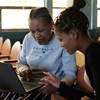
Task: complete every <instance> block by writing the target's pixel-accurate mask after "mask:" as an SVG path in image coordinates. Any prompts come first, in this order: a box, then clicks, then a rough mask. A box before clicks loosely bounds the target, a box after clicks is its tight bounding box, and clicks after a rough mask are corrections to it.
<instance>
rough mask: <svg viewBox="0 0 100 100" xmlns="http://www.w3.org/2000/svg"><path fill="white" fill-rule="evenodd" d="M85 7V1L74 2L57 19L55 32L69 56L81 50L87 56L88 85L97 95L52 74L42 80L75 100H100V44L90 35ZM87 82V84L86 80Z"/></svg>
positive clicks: (47, 73)
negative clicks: (70, 84)
mask: <svg viewBox="0 0 100 100" xmlns="http://www.w3.org/2000/svg"><path fill="white" fill-rule="evenodd" d="M85 5H86V1H85V0H74V2H73V6H72V7H69V8H66V9H65V10H64V11H62V12H61V13H60V14H59V15H58V16H57V17H56V20H55V29H54V30H55V35H56V37H57V38H58V39H59V41H60V46H61V47H63V48H65V50H66V51H67V52H68V53H69V54H73V53H75V51H76V50H79V51H81V52H82V53H83V54H84V55H85V71H86V75H87V78H88V81H89V83H90V84H89V83H88V84H89V85H90V86H91V87H92V88H93V89H94V91H95V93H91V94H88V93H84V92H82V91H79V90H77V89H74V88H72V87H70V86H68V85H66V84H65V83H64V82H62V81H60V80H58V79H57V78H56V76H55V75H53V74H52V73H50V72H44V73H45V74H46V75H48V76H46V77H44V78H42V80H44V81H47V82H49V83H51V84H52V85H53V86H55V87H57V88H58V89H59V91H66V94H68V95H71V96H74V97H76V98H77V99H75V100H80V99H81V97H83V96H85V95H87V96H89V97H91V98H92V99H93V100H100V61H99V59H98V58H100V42H94V41H93V40H92V39H91V38H90V37H89V35H88V26H89V20H88V18H87V16H86V15H85V14H84V13H83V12H82V11H81V9H82V8H83V7H84V6H85ZM85 81H86V82H87V80H86V79H85ZM69 100H71V99H69ZM89 100H91V99H89Z"/></svg>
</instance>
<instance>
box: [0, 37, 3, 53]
mask: <svg viewBox="0 0 100 100" xmlns="http://www.w3.org/2000/svg"><path fill="white" fill-rule="evenodd" d="M2 45H3V37H0V52H1V49H2Z"/></svg>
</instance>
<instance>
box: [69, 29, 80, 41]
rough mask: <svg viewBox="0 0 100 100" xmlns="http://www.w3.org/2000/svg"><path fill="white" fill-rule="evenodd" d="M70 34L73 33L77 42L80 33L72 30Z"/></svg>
mask: <svg viewBox="0 0 100 100" xmlns="http://www.w3.org/2000/svg"><path fill="white" fill-rule="evenodd" d="M70 32H71V35H72V37H73V38H74V39H75V40H77V39H78V37H79V34H78V32H77V31H76V30H71V31H70Z"/></svg>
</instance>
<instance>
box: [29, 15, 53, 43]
mask: <svg viewBox="0 0 100 100" xmlns="http://www.w3.org/2000/svg"><path fill="white" fill-rule="evenodd" d="M52 26H53V25H52V24H47V23H46V21H45V20H44V19H43V18H42V17H40V18H34V19H29V30H30V32H31V34H32V36H33V37H34V39H35V40H36V41H37V42H38V43H39V44H40V45H46V44H48V43H49V42H50V40H51V38H52V34H53V33H52V31H51V30H52Z"/></svg>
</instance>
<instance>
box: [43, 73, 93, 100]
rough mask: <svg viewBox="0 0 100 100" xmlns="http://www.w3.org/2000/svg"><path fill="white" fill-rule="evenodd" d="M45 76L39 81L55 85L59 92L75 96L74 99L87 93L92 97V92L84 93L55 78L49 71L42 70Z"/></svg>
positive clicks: (77, 99) (78, 99)
mask: <svg viewBox="0 0 100 100" xmlns="http://www.w3.org/2000/svg"><path fill="white" fill-rule="evenodd" d="M44 74H46V75H47V76H46V77H44V78H42V79H41V81H46V82H49V83H50V84H52V85H53V86H55V87H57V88H58V89H59V91H60V92H62V93H64V94H66V95H68V96H69V97H71V98H76V100H80V98H81V97H83V96H85V95H87V96H89V97H94V93H85V92H82V91H80V90H78V89H75V88H73V87H70V86H68V85H67V84H66V83H64V82H62V81H60V80H59V79H57V78H56V76H55V75H54V74H52V73H50V72H44Z"/></svg>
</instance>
